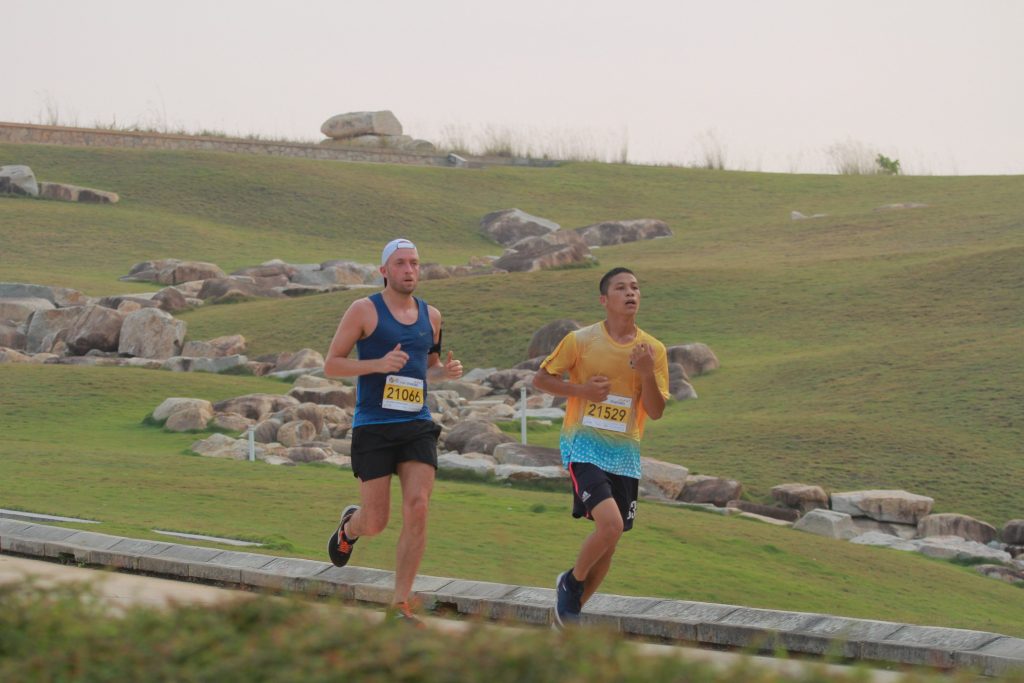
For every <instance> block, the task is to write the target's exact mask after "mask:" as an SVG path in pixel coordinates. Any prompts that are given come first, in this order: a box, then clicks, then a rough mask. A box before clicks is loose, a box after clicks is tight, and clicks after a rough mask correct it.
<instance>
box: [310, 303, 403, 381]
mask: <svg viewBox="0 0 1024 683" xmlns="http://www.w3.org/2000/svg"><path fill="white" fill-rule="evenodd" d="M376 325H377V312H376V310H375V309H374V307H373V302H371V301H370V300H369V299H357V300H355V301H353V302H352V305H350V306H349V307H348V310H347V311H345V315H343V316H342V317H341V322H340V323H338V329H337V330H336V331H335V333H334V339H332V340H331V346H330V348H329V349H328V350H327V358H326V359H325V360H324V376H325V377H358V376H359V375H369V374H371V373H374V372H396V371H398V370H400V369H401V368H402V366H404V365H405V363H406V361H408V360H409V355H408V354H407V353H405V352H404V351H402V350H401V345H397V346H396V347H395V348H394V349H392V350H391V351H390V352H389V353H388V354H387V355H386V356H384V357H383V358H375V359H372V360H358V359H355V358H349V357H348V356H349V354H350V353H352V349H353V347H355V345H356V342H357V341H359V340H360V339H362V338H363V337H365V336H366V335H367V334H369V333H370V332H372V331H373V328H374V327H376Z"/></svg>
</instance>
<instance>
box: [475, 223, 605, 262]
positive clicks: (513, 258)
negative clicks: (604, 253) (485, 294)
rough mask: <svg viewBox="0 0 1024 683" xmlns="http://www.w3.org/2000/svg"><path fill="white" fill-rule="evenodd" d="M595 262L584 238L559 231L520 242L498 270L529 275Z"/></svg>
mask: <svg viewBox="0 0 1024 683" xmlns="http://www.w3.org/2000/svg"><path fill="white" fill-rule="evenodd" d="M593 259H594V255H593V254H591V253H590V248H589V247H588V246H587V243H586V242H584V241H583V238H582V237H580V236H579V235H578V234H577V233H575V232H572V231H571V230H569V231H567V230H559V231H558V232H553V233H548V234H546V235H541V236H538V237H526V238H524V239H521V240H519V241H518V242H516V243H515V244H513V245H512V246H511V247H509V248H508V249H507V250H505V253H503V254H502V255H501V257H500V258H499V259H498V260H497V261H495V262H494V266H495V267H496V268H501V269H502V270H506V271H508V272H510V273H525V272H534V271H538V270H547V269H549V268H560V267H563V266H571V265H579V264H585V263H589V262H591V261H593Z"/></svg>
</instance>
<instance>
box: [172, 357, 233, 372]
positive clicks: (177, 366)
mask: <svg viewBox="0 0 1024 683" xmlns="http://www.w3.org/2000/svg"><path fill="white" fill-rule="evenodd" d="M248 364H249V359H248V358H246V357H245V356H239V355H234V356H219V357H217V358H189V357H187V356H171V357H170V358H168V359H167V360H165V361H164V362H163V364H162V365H161V366H160V367H162V368H163V369H164V370H170V371H171V372H213V373H218V372H226V371H228V370H231V369H232V368H236V367H240V366H248Z"/></svg>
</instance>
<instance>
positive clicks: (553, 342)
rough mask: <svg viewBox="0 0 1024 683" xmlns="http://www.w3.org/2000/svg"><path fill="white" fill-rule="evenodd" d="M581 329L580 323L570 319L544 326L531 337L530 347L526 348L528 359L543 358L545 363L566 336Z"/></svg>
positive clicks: (554, 321)
mask: <svg viewBox="0 0 1024 683" xmlns="http://www.w3.org/2000/svg"><path fill="white" fill-rule="evenodd" d="M578 329H580V325H579V323H577V322H576V321H575V320H569V319H568V318H559V319H558V320H552V321H551V322H549V323H547V324H545V325H543V326H542V327H541V328H540V329H538V330H537V331H536V332H534V333H533V336H532V337H530V345H529V346H528V347H527V348H526V357H527V358H538V357H539V358H541V360H542V361H543V359H544V358H546V357H547V356H548V355H550V354H551V352H552V351H554V350H555V348H556V347H557V346H558V344H559V342H561V341H562V340H563V339H564V338H565V335H567V334H569V333H570V332H575V331H576V330H578ZM537 367H538V368H539V367H540V365H539V364H538V366H537Z"/></svg>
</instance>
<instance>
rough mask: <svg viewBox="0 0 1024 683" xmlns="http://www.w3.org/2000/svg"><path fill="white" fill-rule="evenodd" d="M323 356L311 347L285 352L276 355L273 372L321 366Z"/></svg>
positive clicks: (322, 364)
mask: <svg viewBox="0 0 1024 683" xmlns="http://www.w3.org/2000/svg"><path fill="white" fill-rule="evenodd" d="M323 366H324V357H323V355H322V354H321V353H320V352H319V351H314V350H313V349H300V350H298V351H296V352H295V353H291V352H285V353H282V354H281V355H280V356H278V359H277V364H276V365H275V366H274V372H285V371H288V370H301V369H310V368H322V367H323Z"/></svg>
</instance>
